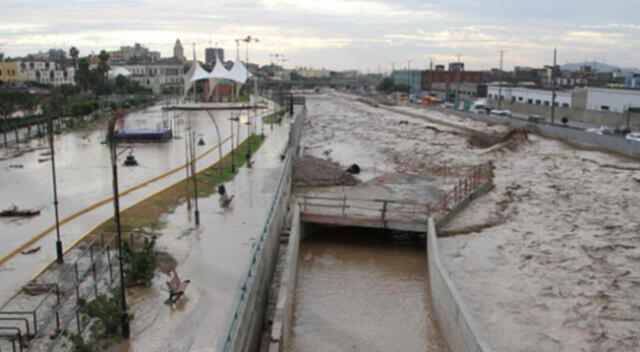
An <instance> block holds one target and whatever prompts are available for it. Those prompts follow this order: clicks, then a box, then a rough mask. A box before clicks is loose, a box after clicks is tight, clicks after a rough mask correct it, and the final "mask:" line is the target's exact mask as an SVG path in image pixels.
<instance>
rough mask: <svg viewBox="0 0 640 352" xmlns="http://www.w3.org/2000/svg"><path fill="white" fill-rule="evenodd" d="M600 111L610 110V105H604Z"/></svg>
mask: <svg viewBox="0 0 640 352" xmlns="http://www.w3.org/2000/svg"><path fill="white" fill-rule="evenodd" d="M600 110H609V106H608V105H602V106H601V107H600Z"/></svg>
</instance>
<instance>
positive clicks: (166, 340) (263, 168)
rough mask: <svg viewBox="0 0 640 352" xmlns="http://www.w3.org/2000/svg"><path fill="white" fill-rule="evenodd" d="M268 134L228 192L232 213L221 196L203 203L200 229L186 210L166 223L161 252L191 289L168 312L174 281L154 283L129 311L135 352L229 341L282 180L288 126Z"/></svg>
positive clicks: (180, 209) (205, 348) (185, 348)
mask: <svg viewBox="0 0 640 352" xmlns="http://www.w3.org/2000/svg"><path fill="white" fill-rule="evenodd" d="M265 133H266V134H267V139H266V140H265V142H264V144H263V145H262V146H261V148H260V149H259V151H258V152H257V153H256V154H255V155H254V156H253V158H252V159H253V160H254V164H253V168H251V169H249V168H247V167H243V168H241V169H240V170H239V173H238V174H237V176H236V177H235V179H234V180H233V181H231V182H228V183H227V184H225V186H226V189H227V192H229V193H230V194H232V195H235V198H234V200H233V202H232V203H231V207H230V208H229V209H222V208H221V207H220V205H219V204H218V198H219V195H217V194H216V195H213V196H210V197H208V198H201V199H200V201H199V208H200V221H201V224H200V227H198V228H195V227H194V225H193V222H191V221H190V217H189V213H188V211H187V207H186V205H181V206H179V207H178V208H176V209H175V211H174V212H173V213H172V214H170V215H169V216H168V217H167V218H166V221H167V227H166V228H165V229H164V230H162V232H163V234H162V236H160V237H159V238H158V241H157V247H158V249H159V250H164V251H167V252H169V253H170V254H171V255H172V256H173V257H174V258H175V259H176V261H177V263H178V266H177V272H178V273H179V275H180V277H181V278H183V279H189V280H191V282H190V285H189V288H188V289H187V290H186V292H185V295H184V296H183V297H182V298H181V299H180V300H179V301H178V302H177V303H176V304H175V305H172V306H170V305H166V304H165V303H164V301H165V300H166V299H167V297H168V292H166V290H165V289H164V287H166V284H165V281H167V280H168V276H166V275H159V276H158V277H156V278H155V279H154V282H153V285H152V287H151V288H150V289H148V290H147V291H146V292H145V295H144V297H143V298H142V299H141V300H140V301H139V302H136V303H135V304H133V305H132V307H131V312H132V313H133V314H135V319H134V320H133V322H132V325H131V332H132V337H131V339H130V346H128V347H129V349H128V350H129V351H211V350H213V349H214V348H215V346H216V344H217V342H218V340H219V339H221V338H222V337H223V336H222V335H223V334H224V333H225V327H226V326H225V324H226V319H227V317H228V315H229V313H230V311H231V309H232V303H233V301H234V295H235V293H236V289H237V285H238V283H239V281H240V279H241V278H242V275H243V273H244V269H245V267H246V264H247V263H246V262H247V258H248V257H249V255H250V253H251V250H252V245H253V243H254V240H255V238H256V236H257V234H259V232H260V230H261V227H262V225H263V223H264V220H265V216H266V213H267V210H268V206H269V202H270V201H271V199H272V197H273V192H274V189H275V186H276V182H277V180H278V177H279V174H280V170H281V167H282V160H281V159H280V153H281V151H282V149H283V147H284V145H285V144H286V143H287V141H288V133H289V119H285V121H284V123H283V124H282V126H276V127H275V128H274V130H273V131H272V132H268V131H266V132H265Z"/></svg>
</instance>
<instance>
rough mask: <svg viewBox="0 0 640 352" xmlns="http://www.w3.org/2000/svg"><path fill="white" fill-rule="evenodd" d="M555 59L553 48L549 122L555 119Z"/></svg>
mask: <svg viewBox="0 0 640 352" xmlns="http://www.w3.org/2000/svg"><path fill="white" fill-rule="evenodd" d="M556 59H557V49H556V48H553V67H552V68H551V124H552V125H553V124H554V122H555V119H556Z"/></svg>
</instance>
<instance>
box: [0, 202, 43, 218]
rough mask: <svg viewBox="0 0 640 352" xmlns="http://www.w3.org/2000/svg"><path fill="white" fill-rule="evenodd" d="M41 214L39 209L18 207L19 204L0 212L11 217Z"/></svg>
mask: <svg viewBox="0 0 640 352" xmlns="http://www.w3.org/2000/svg"><path fill="white" fill-rule="evenodd" d="M35 215H40V210H37V209H18V207H17V206H15V205H13V206H11V208H9V209H5V210H3V211H1V212H0V216H3V217H10V216H35Z"/></svg>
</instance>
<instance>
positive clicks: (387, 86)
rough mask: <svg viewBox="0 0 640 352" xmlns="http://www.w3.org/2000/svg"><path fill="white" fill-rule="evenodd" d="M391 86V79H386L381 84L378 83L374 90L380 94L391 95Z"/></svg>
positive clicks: (392, 84)
mask: <svg viewBox="0 0 640 352" xmlns="http://www.w3.org/2000/svg"><path fill="white" fill-rule="evenodd" d="M393 86H394V83H393V79H391V78H389V77H387V78H385V79H383V80H382V82H380V84H378V87H376V88H377V89H378V91H380V92H385V93H391V91H392V89H393Z"/></svg>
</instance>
